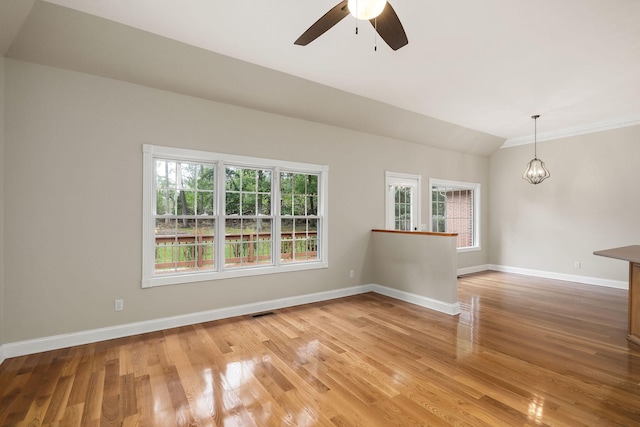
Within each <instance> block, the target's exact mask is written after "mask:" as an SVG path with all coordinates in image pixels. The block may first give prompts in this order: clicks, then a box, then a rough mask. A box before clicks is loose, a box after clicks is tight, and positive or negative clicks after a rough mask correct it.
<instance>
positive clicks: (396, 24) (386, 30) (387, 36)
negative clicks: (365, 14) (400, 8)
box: [369, 2, 409, 50]
mask: <svg viewBox="0 0 640 427" xmlns="http://www.w3.org/2000/svg"><path fill="white" fill-rule="evenodd" d="M369 22H371V25H373V27H374V28H375V29H376V31H377V32H378V34H380V37H382V39H383V40H384V41H385V42H387V44H388V45H389V47H390V48H391V49H393V50H398V49H400V48H401V47H402V46H405V45H407V44H408V43H409V40H408V39H407V34H406V33H405V32H404V28H403V27H402V23H400V18H398V15H396V11H395V10H393V7H391V4H390V3H389V2H387V4H386V5H385V7H384V10H383V11H382V13H381V14H380V15H378V17H377V18H374V19H371V20H370V21H369Z"/></svg>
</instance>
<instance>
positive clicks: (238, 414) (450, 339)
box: [0, 272, 640, 427]
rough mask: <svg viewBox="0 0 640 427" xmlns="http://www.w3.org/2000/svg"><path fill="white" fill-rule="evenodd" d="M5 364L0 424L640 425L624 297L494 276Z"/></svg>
mask: <svg viewBox="0 0 640 427" xmlns="http://www.w3.org/2000/svg"><path fill="white" fill-rule="evenodd" d="M459 297H460V305H461V308H462V313H461V314H460V315H459V316H448V315H445V314H441V313H437V312H434V311H430V310H427V309H424V308H421V307H418V306H415V305H412V304H408V303H404V302H401V301H397V300H394V299H391V298H388V297H384V296H381V295H377V294H364V295H359V296H354V297H348V298H342V299H338V300H333V301H328V302H324V303H316V304H310V305H305V306H300V307H292V308H287V309H282V310H277V311H275V312H274V314H271V315H265V316H262V317H256V318H253V317H251V316H245V317H241V318H233V319H227V320H224V321H216V322H210V323H205V324H198V325H193V326H188V327H182V328H176V329H171V330H166V331H162V332H157V333H151V334H145V335H139V336H135V337H128V338H124V339H119V340H112V341H107V342H101V343H95V344H90V345H83V346H78V347H73V348H68V349H62V350H56V351H51V352H46V353H40V354H34V355H29V356H24V357H17V358H13V359H8V360H6V361H5V362H4V363H3V364H2V365H1V366H0V390H1V391H0V425H2V426H9V425H11V426H13V425H30V426H37V425H60V426H73V425H84V426H97V425H105V426H109V425H125V426H128V425H131V426H133V425H141V426H174V425H203V426H206V425H212V426H213V425H219V426H280V425H286V426H333V425H335V426H352V425H353V426H356V425H359V426H367V427H374V426H384V427H387V426H421V425H433V426H439V425H466V426H522V425H531V426H533V425H554V426H581V425H587V426H609V425H612V426H633V425H640V347H639V346H637V345H635V344H632V343H630V342H628V341H627V340H626V328H627V294H626V291H624V290H617V289H606V288H599V287H595V286H587V285H580V284H574V283H568V282H556V281H552V280H545V279H539V278H531V277H526V276H518V275H510V274H505V273H497V272H486V273H479V274H475V275H469V276H465V277H462V278H461V279H460V280H459Z"/></svg>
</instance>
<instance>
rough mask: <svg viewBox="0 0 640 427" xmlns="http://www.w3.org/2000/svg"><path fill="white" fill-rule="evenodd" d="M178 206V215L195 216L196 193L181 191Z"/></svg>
mask: <svg viewBox="0 0 640 427" xmlns="http://www.w3.org/2000/svg"><path fill="white" fill-rule="evenodd" d="M177 204H178V206H177V210H176V212H177V214H178V215H195V212H196V211H195V191H179V192H178V201H177Z"/></svg>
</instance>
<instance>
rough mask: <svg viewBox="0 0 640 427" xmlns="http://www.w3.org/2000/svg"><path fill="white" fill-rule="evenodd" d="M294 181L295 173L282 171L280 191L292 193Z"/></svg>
mask: <svg viewBox="0 0 640 427" xmlns="http://www.w3.org/2000/svg"><path fill="white" fill-rule="evenodd" d="M292 182H293V174H292V173H287V172H282V173H281V174H280V192H281V193H282V194H283V195H284V194H291V193H292V192H293V190H292V188H293V187H292Z"/></svg>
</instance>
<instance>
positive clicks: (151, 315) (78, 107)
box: [4, 59, 489, 343]
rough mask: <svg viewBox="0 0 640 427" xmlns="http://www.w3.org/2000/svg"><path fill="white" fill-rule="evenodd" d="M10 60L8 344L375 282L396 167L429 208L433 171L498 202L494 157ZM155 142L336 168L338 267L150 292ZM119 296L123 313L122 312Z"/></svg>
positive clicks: (481, 258)
mask: <svg viewBox="0 0 640 427" xmlns="http://www.w3.org/2000/svg"><path fill="white" fill-rule="evenodd" d="M5 65H6V76H5V77H6V96H5V98H6V125H7V126H6V140H5V154H6V169H5V180H6V187H5V195H4V206H5V241H4V243H5V249H6V253H5V262H6V266H7V268H6V275H5V280H6V281H5V299H6V304H5V313H4V319H5V342H7V343H9V342H17V341H22V340H28V339H32V338H38V337H46V336H51V335H56V334H64V333H70V332H75V331H82V330H89V329H94V328H100V327H107V326H111V325H118V324H126V323H131V322H137V321H144V320H152V319H157V318H162V317H167V316H173V315H181V314H187V313H193V312H198V311H204V310H212V309H216V308H222V307H228V306H233V305H238V304H248V303H252V302H257V301H263V300H271V299H277V298H285V297H289V296H296V295H301V294H307V293H313V292H321V291H327V290H333V289H339V288H344V287H348V286H353V285H356V284H361V283H366V282H363V280H364V279H365V278H366V276H367V275H368V274H367V271H366V269H365V256H366V252H367V247H368V242H369V239H370V230H371V228H382V227H384V173H385V171H386V170H391V171H396V172H405V173H412V174H420V175H422V177H423V183H424V185H423V210H425V212H426V208H427V207H428V204H427V203H428V197H427V191H428V185H427V183H428V178H429V177H430V176H432V177H436V178H442V179H452V180H459V181H472V182H480V183H481V184H482V186H483V198H484V200H483V202H484V205H483V206H488V202H487V201H488V198H487V197H488V191H486V190H487V189H488V177H489V171H488V165H489V159H488V158H484V157H478V156H473V155H465V154H460V153H455V152H450V151H446V150H441V149H434V148H430V147H426V146H422V145H418V144H413V143H407V142H403V141H398V140H394V139H389V138H384V137H379V136H375V135H370V134H366V133H362V132H356V131H351V130H345V129H342V128H337V127H331V126H326V125H321V124H318V123H312V122H307V121H302V120H297V119H291V118H287V117H284V116H278V115H273V114H268V113H263V112H258V111H255V110H249V109H243V108H239V107H233V106H229V105H225V104H220V103H216V102H211V101H205V100H201V99H197V98H192V97H188V96H183V95H177V94H175V93H170V92H164V91H160V90H156V89H150V88H146V87H142V86H137V85H133V84H129V83H124V82H120V81H116V80H110V79H105V78H100V77H95V76H91V75H87V74H81V73H76V72H71V71H65V70H62V69H57V68H49V67H44V66H39V65H34V64H30V63H26V62H21V61H16V60H11V59H7V60H6V63H5ZM143 143H149V144H156V145H167V146H175V147H185V148H192V149H198V150H209V151H217V152H224V153H233V154H240V155H249V156H257V157H266V158H278V159H282V160H291V161H301V162H313V163H322V164H328V165H329V167H330V182H329V192H330V194H329V210H330V211H329V224H330V236H329V238H330V242H329V265H330V267H329V268H328V269H324V270H313V271H306V272H295V273H284V274H273V275H268V276H260V277H249V278H238V279H230V280H220V281H213V282H202V283H193V284H187V285H176V286H165V287H159V288H152V289H141V287H140V278H141V234H142V231H141V216H142V202H141V196H142V152H141V146H142V144H143ZM424 215H426V213H424ZM483 218H484V219H485V221H486V219H487V218H488V216H487V215H486V214H484V215H483ZM485 221H483V224H485V227H484V229H485V232H484V233H483V237H482V238H483V250H482V251H480V252H473V253H470V254H461V255H460V256H459V266H460V267H465V266H473V265H478V264H486V263H488V260H489V258H488V250H487V246H486V243H487V242H486V241H487V237H488V234H487V233H486V228H487V227H486V222H485ZM423 222H425V221H423ZM351 269H353V270H355V272H356V277H355V278H354V279H350V278H349V270H351ZM116 298H122V299H124V305H125V310H124V311H122V312H117V313H116V312H114V310H113V300H114V299H116Z"/></svg>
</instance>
